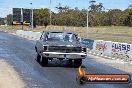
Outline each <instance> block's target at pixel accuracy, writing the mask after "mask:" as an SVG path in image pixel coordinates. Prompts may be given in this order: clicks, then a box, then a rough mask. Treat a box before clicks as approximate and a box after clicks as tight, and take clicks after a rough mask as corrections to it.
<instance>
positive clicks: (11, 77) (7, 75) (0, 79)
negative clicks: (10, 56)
mask: <svg viewBox="0 0 132 88" xmlns="http://www.w3.org/2000/svg"><path fill="white" fill-rule="evenodd" d="M0 88H25V84H24V82H23V81H22V79H21V78H20V77H19V75H18V74H17V72H16V71H15V70H14V69H13V67H12V66H10V65H9V64H8V63H7V62H6V61H5V60H0Z"/></svg>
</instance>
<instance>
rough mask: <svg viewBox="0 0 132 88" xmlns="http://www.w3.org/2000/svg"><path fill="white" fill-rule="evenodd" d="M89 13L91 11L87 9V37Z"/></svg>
mask: <svg viewBox="0 0 132 88" xmlns="http://www.w3.org/2000/svg"><path fill="white" fill-rule="evenodd" d="M88 13H89V11H88V9H87V35H88Z"/></svg>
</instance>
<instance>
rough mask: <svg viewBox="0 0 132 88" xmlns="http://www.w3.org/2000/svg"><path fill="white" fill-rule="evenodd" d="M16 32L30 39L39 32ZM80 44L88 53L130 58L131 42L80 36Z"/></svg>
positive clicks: (34, 37)
mask: <svg viewBox="0 0 132 88" xmlns="http://www.w3.org/2000/svg"><path fill="white" fill-rule="evenodd" d="M16 34H17V35H19V36H21V37H24V38H28V39H31V40H38V39H39V38H40V36H41V33H40V32H32V31H23V30H17V31H16ZM81 41H82V45H83V46H85V47H86V48H87V52H88V53H89V54H93V55H97V56H101V57H104V58H109V59H118V60H126V61H131V60H132V44H128V43H119V42H112V41H104V40H93V39H88V38H81Z"/></svg>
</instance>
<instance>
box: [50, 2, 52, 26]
mask: <svg viewBox="0 0 132 88" xmlns="http://www.w3.org/2000/svg"><path fill="white" fill-rule="evenodd" d="M51 25H52V24H51V0H50V26H51Z"/></svg>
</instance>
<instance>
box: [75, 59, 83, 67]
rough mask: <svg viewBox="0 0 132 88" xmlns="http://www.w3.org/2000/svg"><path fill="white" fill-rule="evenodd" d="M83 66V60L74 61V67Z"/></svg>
mask: <svg viewBox="0 0 132 88" xmlns="http://www.w3.org/2000/svg"><path fill="white" fill-rule="evenodd" d="M81 65H82V59H76V60H74V67H76V68H77V67H79V66H81Z"/></svg>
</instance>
